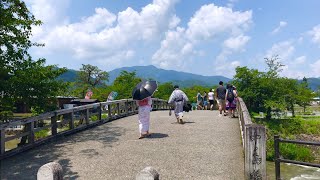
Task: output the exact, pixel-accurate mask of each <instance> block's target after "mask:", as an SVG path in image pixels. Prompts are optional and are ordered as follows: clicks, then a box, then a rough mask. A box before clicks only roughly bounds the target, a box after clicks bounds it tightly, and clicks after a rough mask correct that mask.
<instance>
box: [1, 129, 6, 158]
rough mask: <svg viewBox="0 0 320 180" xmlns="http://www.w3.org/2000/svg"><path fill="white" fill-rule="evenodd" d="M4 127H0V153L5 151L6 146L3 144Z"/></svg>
mask: <svg viewBox="0 0 320 180" xmlns="http://www.w3.org/2000/svg"><path fill="white" fill-rule="evenodd" d="M4 131H5V129H0V155H3V154H4V152H5V151H6V146H5V142H6V141H5V137H6V136H5V133H4Z"/></svg>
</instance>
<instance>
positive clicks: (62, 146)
mask: <svg viewBox="0 0 320 180" xmlns="http://www.w3.org/2000/svg"><path fill="white" fill-rule="evenodd" d="M123 134H125V129H124V128H122V127H117V126H114V127H109V126H103V125H102V126H97V127H94V128H90V129H89V130H85V131H82V132H78V133H76V134H73V135H69V136H65V137H61V138H59V139H58V140H54V141H52V142H49V143H46V144H43V145H40V146H38V147H35V148H34V149H31V150H29V151H25V152H22V153H20V154H18V155H15V156H12V157H9V158H6V159H3V160H1V162H0V163H1V166H0V172H1V173H0V176H1V177H0V179H1V180H11V179H37V172H38V169H39V168H40V167H41V166H42V165H44V164H46V163H49V162H58V163H59V164H60V165H61V166H62V169H63V175H64V179H78V178H80V177H79V175H78V172H73V171H72V170H71V168H72V159H74V158H77V157H76V156H79V155H80V156H83V157H82V158H84V157H85V156H86V157H88V158H91V157H93V156H100V154H99V153H98V152H97V151H96V150H95V149H94V148H92V147H91V148H88V149H85V150H81V151H80V152H79V154H73V153H72V152H73V151H75V149H74V146H76V144H78V143H84V144H85V143H86V142H89V141H95V142H100V143H101V144H103V146H105V147H111V146H112V144H113V143H114V142H116V141H118V140H119V138H118V137H119V136H121V135H123ZM78 158H81V157H78Z"/></svg>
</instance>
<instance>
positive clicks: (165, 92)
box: [154, 82, 174, 100]
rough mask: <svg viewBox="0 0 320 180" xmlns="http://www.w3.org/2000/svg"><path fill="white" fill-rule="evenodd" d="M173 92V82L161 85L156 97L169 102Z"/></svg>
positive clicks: (155, 94)
mask: <svg viewBox="0 0 320 180" xmlns="http://www.w3.org/2000/svg"><path fill="white" fill-rule="evenodd" d="M173 90H174V88H173V84H172V82H166V83H163V84H159V86H158V89H157V91H156V92H155V93H154V97H156V98H159V99H164V100H168V99H169V97H170V95H171V93H172V91H173Z"/></svg>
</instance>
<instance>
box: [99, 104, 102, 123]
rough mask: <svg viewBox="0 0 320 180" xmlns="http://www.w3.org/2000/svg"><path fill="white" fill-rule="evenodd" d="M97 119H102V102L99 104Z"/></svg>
mask: <svg viewBox="0 0 320 180" xmlns="http://www.w3.org/2000/svg"><path fill="white" fill-rule="evenodd" d="M98 119H99V121H101V120H102V103H100V104H99V117H98Z"/></svg>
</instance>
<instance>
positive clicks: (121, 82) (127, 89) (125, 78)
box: [111, 71, 141, 99]
mask: <svg viewBox="0 0 320 180" xmlns="http://www.w3.org/2000/svg"><path fill="white" fill-rule="evenodd" d="M139 82H141V78H139V77H137V76H136V72H128V71H122V72H121V73H120V75H119V76H118V77H117V78H116V79H115V80H114V82H113V85H112V87H111V90H112V91H115V92H117V93H118V96H117V99H126V98H130V97H132V94H131V93H132V90H133V88H134V87H135V86H136V85H137V84H138V83H139Z"/></svg>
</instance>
